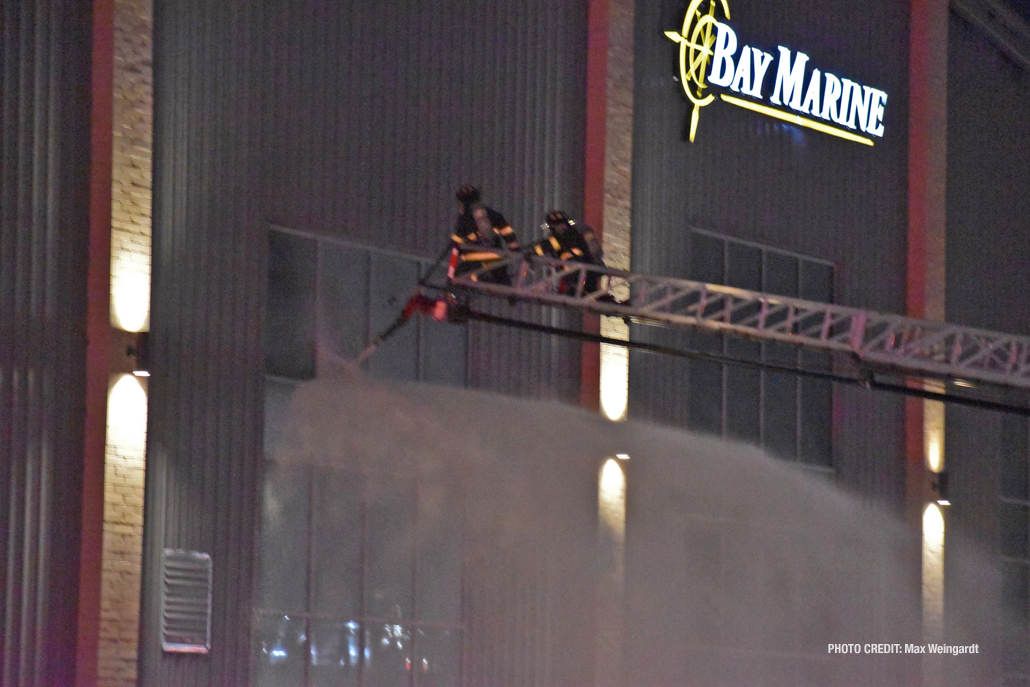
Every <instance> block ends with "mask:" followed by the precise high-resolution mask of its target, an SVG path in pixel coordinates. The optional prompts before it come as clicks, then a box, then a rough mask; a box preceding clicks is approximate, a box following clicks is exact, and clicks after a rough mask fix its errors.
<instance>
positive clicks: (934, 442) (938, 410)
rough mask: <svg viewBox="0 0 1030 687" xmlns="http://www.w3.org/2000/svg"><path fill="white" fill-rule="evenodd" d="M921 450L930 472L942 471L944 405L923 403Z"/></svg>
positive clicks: (940, 403)
mask: <svg viewBox="0 0 1030 687" xmlns="http://www.w3.org/2000/svg"><path fill="white" fill-rule="evenodd" d="M923 442H924V443H923V450H924V452H925V455H926V467H927V469H928V470H930V472H934V473H939V472H941V471H943V470H944V403H942V402H941V401H930V400H926V401H924V402H923Z"/></svg>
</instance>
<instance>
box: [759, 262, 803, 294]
mask: <svg viewBox="0 0 1030 687" xmlns="http://www.w3.org/2000/svg"><path fill="white" fill-rule="evenodd" d="M763 288H764V290H765V292H766V293H772V294H776V295H778V296H787V297H789V298H797V297H798V259H797V258H796V257H794V256H793V255H784V254H783V253H777V252H775V251H768V252H766V254H765V286H764V287H763Z"/></svg>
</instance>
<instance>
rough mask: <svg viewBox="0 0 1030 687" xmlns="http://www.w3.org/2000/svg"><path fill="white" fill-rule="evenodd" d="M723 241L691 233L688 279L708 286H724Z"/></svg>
mask: <svg viewBox="0 0 1030 687" xmlns="http://www.w3.org/2000/svg"><path fill="white" fill-rule="evenodd" d="M724 245H725V241H723V240H722V239H717V238H713V237H711V236H707V235H705V234H699V233H696V232H695V233H693V234H692V235H691V242H690V278H691V279H692V280H694V281H703V282H707V283H709V284H725V283H726V281H725V279H726V276H725V271H724V269H723V259H724V257H723V246H724Z"/></svg>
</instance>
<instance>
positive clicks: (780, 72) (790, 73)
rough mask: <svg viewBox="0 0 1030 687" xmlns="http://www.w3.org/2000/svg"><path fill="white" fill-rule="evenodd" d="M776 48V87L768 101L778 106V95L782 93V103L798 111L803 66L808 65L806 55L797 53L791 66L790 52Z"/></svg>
mask: <svg viewBox="0 0 1030 687" xmlns="http://www.w3.org/2000/svg"><path fill="white" fill-rule="evenodd" d="M777 47H778V49H779V51H780V60H779V62H777V64H776V86H775V88H774V89H773V94H772V98H770V100H771V101H772V102H773V103H775V104H776V105H780V104H781V102H780V93H783V102H784V103H786V104H787V105H790V106H791V107H792V108H794V109H795V110H800V109H801V90H802V87H803V85H804V84H803V81H804V78H805V65H806V64H807V63H808V55H806V54H805V53H803V52H799V53H798V54H797V57H796V58H795V59H794V63H793V64H791V61H790V50H788V49H787V48H784V47H783V46H782V45H780V46H777Z"/></svg>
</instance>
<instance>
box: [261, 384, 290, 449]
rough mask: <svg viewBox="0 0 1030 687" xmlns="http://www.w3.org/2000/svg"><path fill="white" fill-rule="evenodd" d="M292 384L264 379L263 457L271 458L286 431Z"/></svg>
mask: <svg viewBox="0 0 1030 687" xmlns="http://www.w3.org/2000/svg"><path fill="white" fill-rule="evenodd" d="M295 388H296V384H295V383H294V382H283V381H280V380H275V379H272V378H270V377H266V378H265V429H264V432H265V436H264V448H265V457H267V458H272V457H273V456H274V451H275V450H276V449H277V447H278V446H279V441H280V436H281V435H282V433H283V431H284V430H285V429H286V420H287V413H288V411H289V408H290V401H291V400H292V399H293V390H294V389H295Z"/></svg>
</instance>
